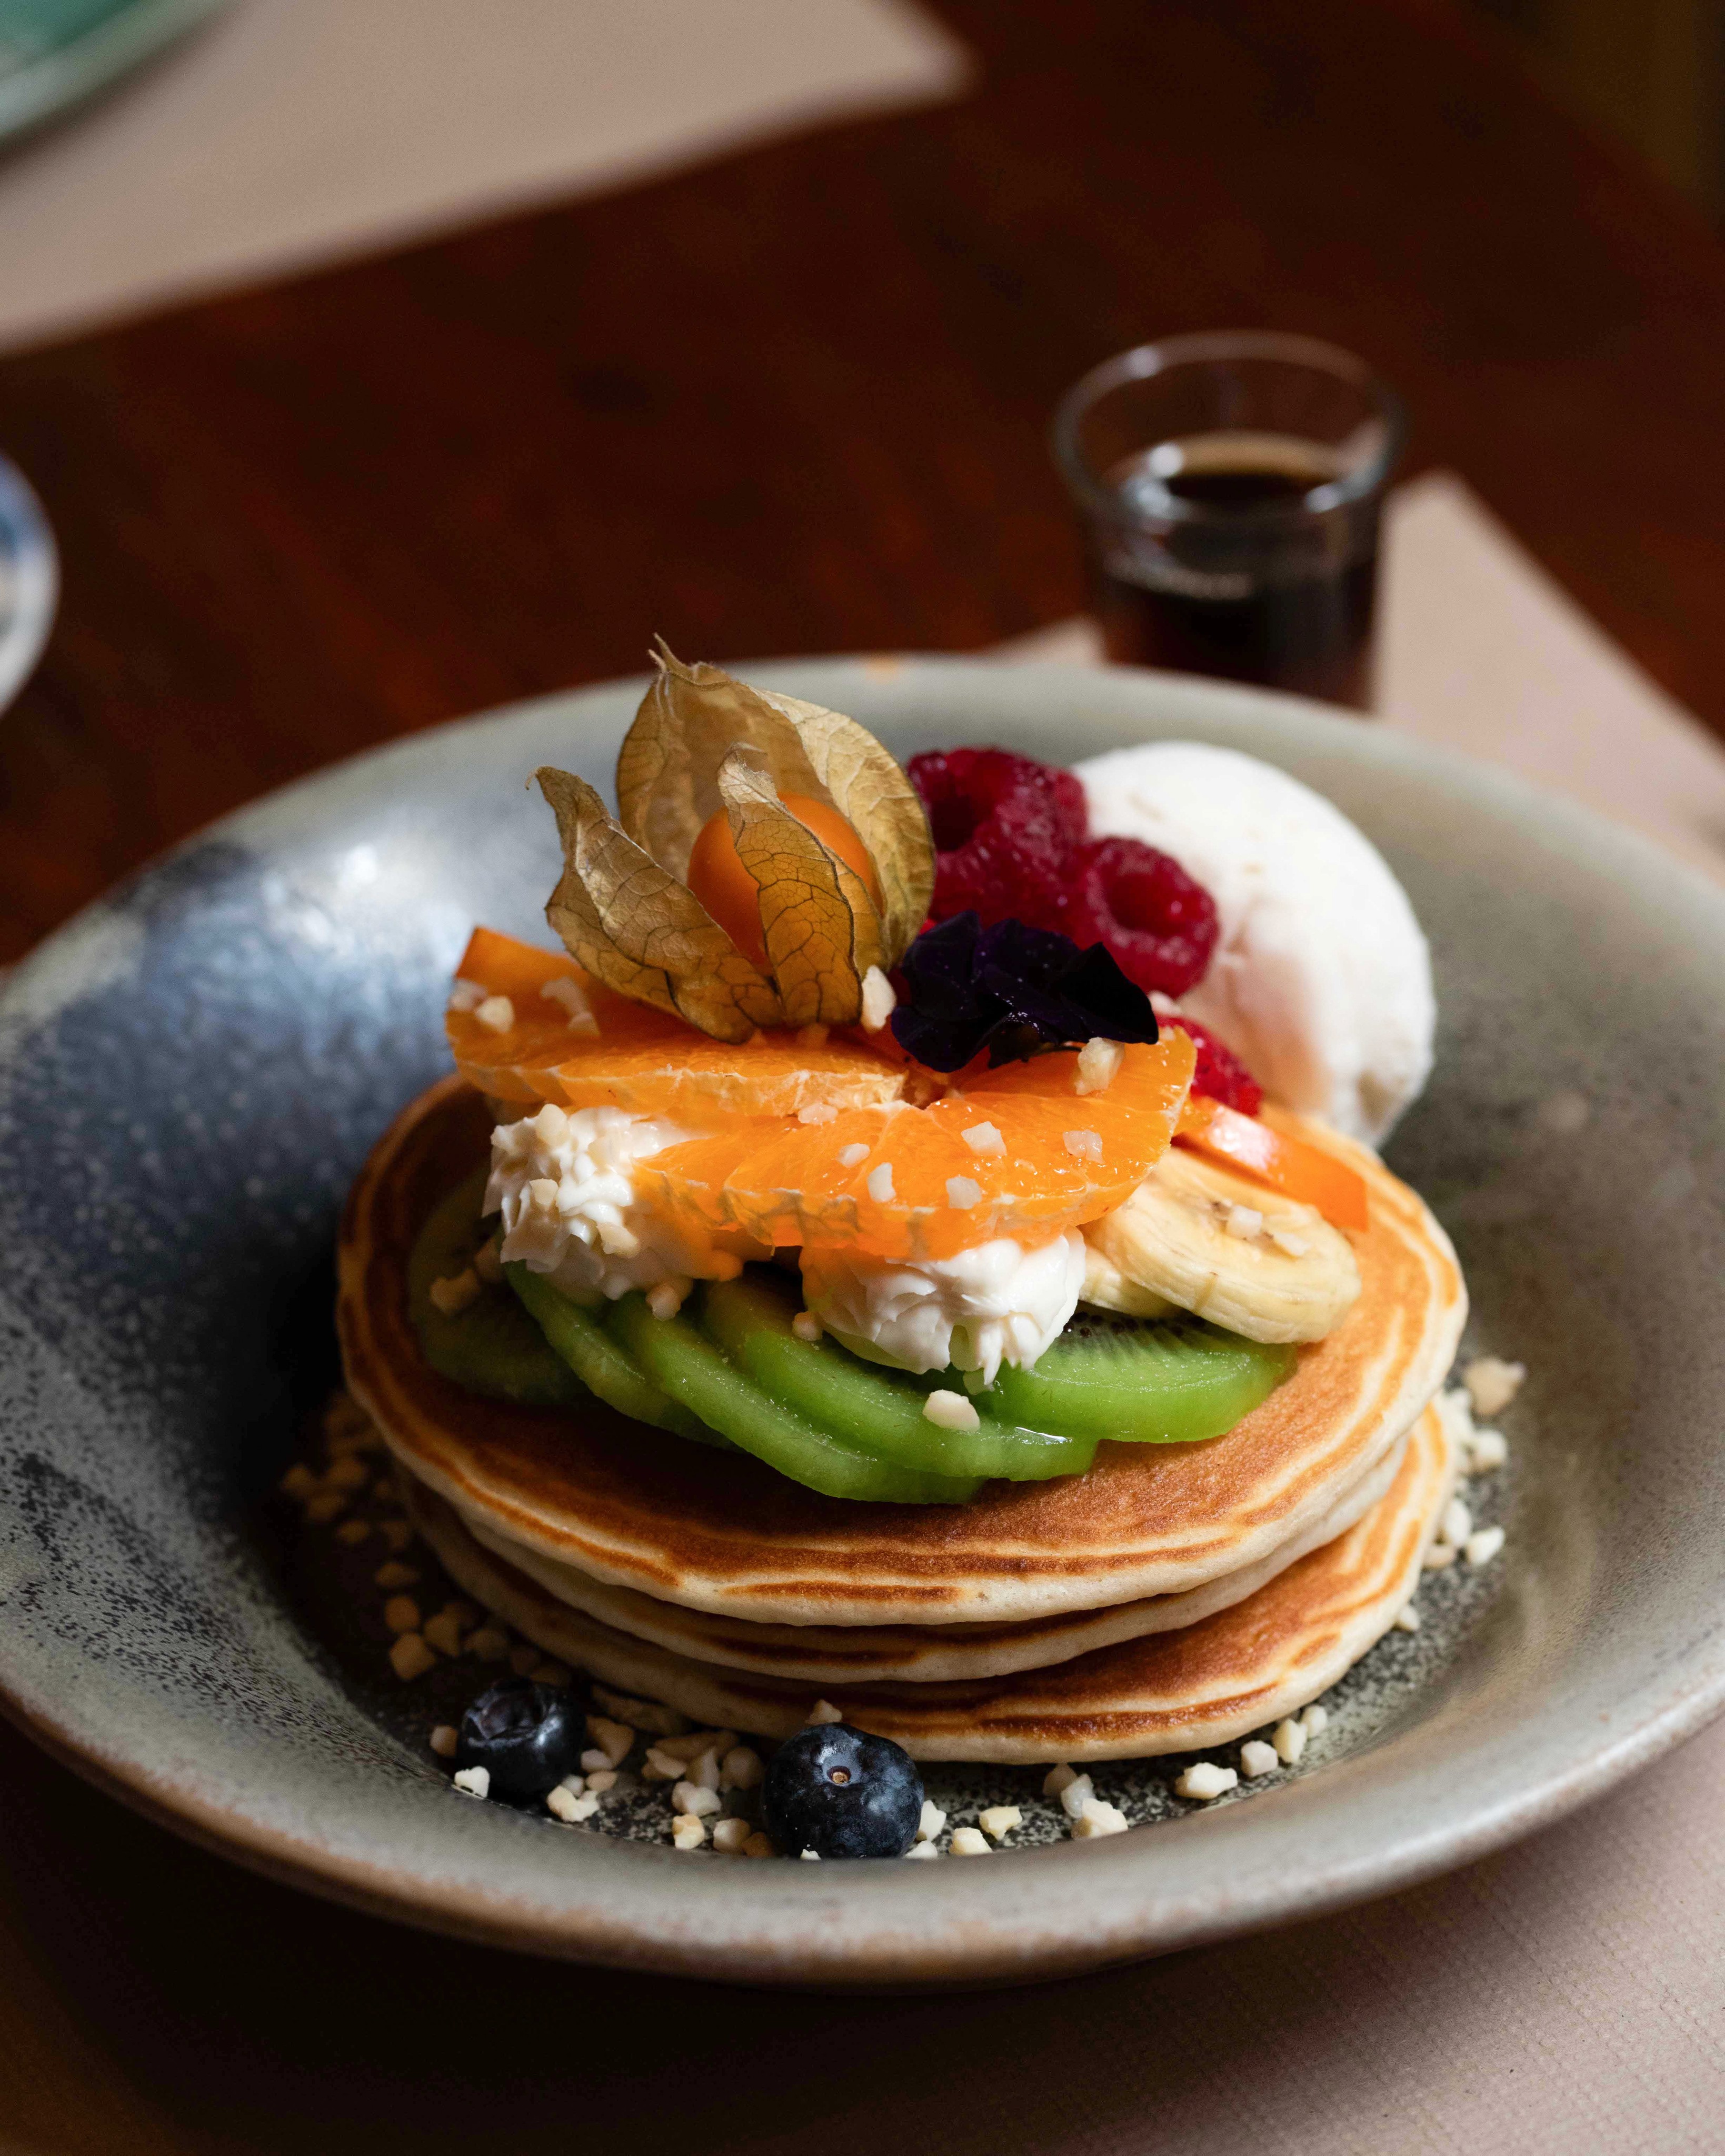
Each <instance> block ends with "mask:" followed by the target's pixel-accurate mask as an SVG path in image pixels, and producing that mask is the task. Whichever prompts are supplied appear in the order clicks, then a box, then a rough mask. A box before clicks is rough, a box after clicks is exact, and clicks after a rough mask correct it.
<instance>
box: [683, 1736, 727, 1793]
mask: <svg viewBox="0 0 1725 2156" xmlns="http://www.w3.org/2000/svg"><path fill="white" fill-rule="evenodd" d="M689 1779H690V1780H691V1782H693V1783H694V1784H695V1786H696V1788H697V1789H711V1790H713V1791H714V1792H715V1793H716V1792H717V1791H718V1790H719V1789H720V1788H721V1786H722V1784H723V1769H722V1768H721V1767H720V1765H719V1755H718V1753H716V1751H714V1750H713V1748H711V1746H709V1747H708V1748H707V1749H706V1751H705V1752H703V1753H701V1757H700V1758H698V1759H696V1760H695V1761H693V1762H692V1763H691V1765H690V1768H689Z"/></svg>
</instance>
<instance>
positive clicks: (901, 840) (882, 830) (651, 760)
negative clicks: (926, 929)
mask: <svg viewBox="0 0 1725 2156" xmlns="http://www.w3.org/2000/svg"><path fill="white" fill-rule="evenodd" d="M654 656H655V665H656V666H657V668H658V671H657V673H656V674H655V677H654V680H653V683H652V685H651V686H650V687H649V690H648V691H647V693H646V695H645V696H644V697H643V698H642V700H641V706H640V709H639V711H637V713H636V715H635V720H634V725H633V726H631V727H630V728H629V733H628V736H627V737H626V738H625V739H624V744H623V748H622V751H621V752H620V754H619V757H618V759H617V801H618V814H619V822H620V823H621V824H622V826H623V829H624V830H625V831H626V832H627V833H628V834H629V836H630V837H631V838H632V839H634V841H635V843H636V844H638V845H639V846H641V847H642V848H643V849H644V850H645V851H646V852H647V853H649V854H650V855H652V857H653V859H654V860H656V861H657V862H658V863H659V864H660V866H661V867H663V868H666V869H669V870H670V871H671V873H672V874H673V875H677V876H682V875H686V874H687V872H688V867H689V856H690V853H691V850H692V849H693V847H694V844H695V841H696V837H697V835H698V834H699V833H700V831H701V826H702V825H703V824H706V821H707V820H708V819H709V818H710V817H711V816H713V815H715V814H716V813H717V812H718V810H719V809H720V808H721V807H722V806H724V805H726V804H725V803H724V802H723V799H722V797H721V792H720V788H719V767H720V766H721V764H722V763H723V762H724V761H725V759H726V757H727V756H729V755H730V754H731V752H732V750H734V749H737V748H743V749H748V750H752V751H753V752H754V754H755V757H756V758H757V761H758V763H759V765H760V767H761V768H762V769H763V770H764V771H765V772H766V773H767V775H768V778H770V780H771V781H772V783H773V790H774V792H775V793H778V794H779V795H780V796H783V795H785V794H788V793H801V794H806V795H809V796H810V797H811V798H814V799H815V800H819V801H824V802H827V803H829V804H830V805H831V806H832V807H833V808H835V809H836V810H837V811H838V813H839V814H840V815H841V816H842V817H844V819H845V821H846V822H847V823H848V824H850V826H851V828H852V829H853V830H855V833H856V834H857V836H858V837H859V838H860V839H861V840H862V842H863V844H864V846H865V848H866V849H867V850H868V854H869V856H870V860H871V861H872V862H873V864H874V868H875V875H876V877H877V879H878V880H879V883H880V907H879V921H880V927H879V932H878V933H879V943H880V958H879V959H878V961H876V962H878V963H880V965H881V966H882V967H883V968H886V967H891V966H894V965H896V963H897V962H898V960H899V958H900V957H901V956H902V955H903V953H904V951H905V949H906V946H907V945H908V944H909V942H910V941H911V937H914V936H915V935H916V932H917V931H918V929H920V928H921V927H922V923H923V921H924V919H925V918H926V917H927V911H928V901H929V898H930V896H931V895H932V892H933V890H934V844H933V840H932V839H931V837H930V835H929V830H928V819H927V816H926V815H925V814H924V813H923V808H922V802H921V801H920V800H919V799H918V798H917V796H916V790H915V788H913V787H912V786H911V783H910V781H909V779H907V778H906V776H905V774H904V773H903V772H902V771H901V770H900V768H899V767H898V765H897V764H896V762H894V761H893V759H892V757H890V756H889V755H888V754H887V752H886V750H885V749H884V748H882V747H881V746H880V742H877V741H876V740H875V737H874V736H873V735H872V734H870V732H869V731H867V730H866V728H865V727H863V726H859V725H858V724H857V723H856V721H855V719H849V718H846V717H845V716H844V715H843V713H841V712H839V711H826V710H824V709H823V708H822V706H819V704H809V703H804V702H803V700H802V699H801V698H800V697H797V696H780V695H778V694H776V693H774V692H773V691H770V690H761V689H754V688H752V687H750V685H748V684H747V682H745V681H738V680H735V679H733V677H732V675H729V674H727V673H726V672H725V671H724V670H723V668H721V667H718V666H711V665H706V664H705V663H702V664H701V665H695V666H688V665H685V664H684V663H683V661H682V660H680V659H678V658H677V657H676V656H675V654H673V653H672V652H671V651H670V650H669V649H667V648H666V646H665V644H664V643H663V641H662V640H661V642H660V645H659V647H658V649H657V650H656V651H655V654H654ZM859 888H860V886H859Z"/></svg>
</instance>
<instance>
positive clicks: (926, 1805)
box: [916, 1797, 947, 1841]
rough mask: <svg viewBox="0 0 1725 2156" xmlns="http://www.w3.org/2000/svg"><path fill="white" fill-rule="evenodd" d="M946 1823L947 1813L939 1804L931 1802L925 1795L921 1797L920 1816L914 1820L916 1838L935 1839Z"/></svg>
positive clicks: (923, 1839) (920, 1839) (919, 1839)
mask: <svg viewBox="0 0 1725 2156" xmlns="http://www.w3.org/2000/svg"><path fill="white" fill-rule="evenodd" d="M946 1824H947V1815H946V1814H945V1813H944V1812H943V1811H942V1809H941V1808H940V1806H939V1805H938V1804H933V1803H931V1801H930V1800H929V1799H928V1798H927V1797H925V1798H924V1799H922V1818H921V1819H920V1820H917V1822H916V1839H917V1840H918V1841H935V1840H938V1839H939V1837H940V1835H941V1833H942V1830H943V1829H944V1828H945V1826H946Z"/></svg>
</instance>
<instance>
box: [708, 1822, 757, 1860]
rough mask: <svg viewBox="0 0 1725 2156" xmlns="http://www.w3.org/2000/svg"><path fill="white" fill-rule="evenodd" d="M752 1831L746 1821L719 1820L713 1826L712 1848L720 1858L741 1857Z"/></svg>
mask: <svg viewBox="0 0 1725 2156" xmlns="http://www.w3.org/2000/svg"><path fill="white" fill-rule="evenodd" d="M753 1831H754V1830H753V1829H752V1827H751V1826H750V1825H749V1823H748V1821H747V1820H742V1819H721V1820H716V1822H715V1823H714V1826H713V1847H714V1848H715V1849H716V1850H717V1851H719V1853H720V1855H721V1856H742V1851H743V1845H744V1844H745V1843H746V1842H747V1840H748V1838H749V1836H750V1835H751V1834H752V1832H753Z"/></svg>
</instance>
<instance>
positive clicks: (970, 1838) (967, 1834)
mask: <svg viewBox="0 0 1725 2156" xmlns="http://www.w3.org/2000/svg"><path fill="white" fill-rule="evenodd" d="M952 1854H953V1856H993V1854H994V1852H993V1850H992V1849H990V1848H989V1846H988V1836H987V1835H985V1834H983V1833H982V1832H981V1831H980V1830H978V1828H976V1827H973V1826H961V1827H956V1828H955V1829H954V1830H953V1832H952Z"/></svg>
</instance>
